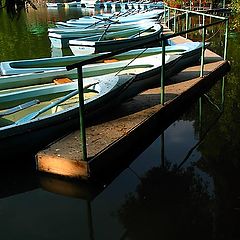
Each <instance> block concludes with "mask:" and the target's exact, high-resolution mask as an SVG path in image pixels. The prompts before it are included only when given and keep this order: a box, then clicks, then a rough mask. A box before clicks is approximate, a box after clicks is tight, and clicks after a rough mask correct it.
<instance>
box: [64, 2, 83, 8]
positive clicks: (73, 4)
mask: <svg viewBox="0 0 240 240" xmlns="http://www.w3.org/2000/svg"><path fill="white" fill-rule="evenodd" d="M79 4H80V2H77V1H72V2H65V3H64V6H65V7H66V8H70V7H77V6H79Z"/></svg>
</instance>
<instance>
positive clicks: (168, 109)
mask: <svg viewBox="0 0 240 240" xmlns="http://www.w3.org/2000/svg"><path fill="white" fill-rule="evenodd" d="M173 40H174V41H175V42H176V43H180V42H186V41H188V40H186V39H185V38H182V37H176V38H174V39H173ZM229 70H230V65H229V63H228V62H227V61H224V60H223V59H222V58H221V57H220V56H218V55H217V54H215V53H213V52H211V51H210V50H206V51H205V65H204V76H203V77H202V78H200V77H199V73H200V65H198V66H193V67H189V68H186V69H184V70H183V71H182V72H180V73H179V74H177V75H176V76H174V77H173V78H171V83H172V84H170V85H168V86H166V87H165V104H164V105H161V104H160V88H155V89H150V90H147V91H145V92H143V93H141V94H139V95H137V96H136V97H134V98H133V99H131V100H130V101H128V102H125V103H123V104H122V105H121V106H120V107H119V108H118V109H117V110H115V111H114V110H113V111H112V113H111V114H109V115H108V116H106V119H105V120H104V121H103V122H102V123H98V124H96V125H93V126H89V127H87V129H86V136H87V152H88V161H87V162H85V161H82V159H81V155H82V154H81V148H80V143H79V136H80V133H79V131H75V132H72V133H71V134H69V135H68V136H66V137H64V138H62V139H61V140H59V141H57V142H55V143H53V144H52V145H50V146H48V147H47V148H46V149H44V150H42V151H40V152H39V153H38V154H37V155H36V164H37V169H38V170H39V171H41V172H45V173H51V174H57V175H61V176H66V177H70V178H84V179H88V178H90V177H94V176H95V175H101V174H105V173H106V172H107V171H112V170H113V169H116V168H118V167H120V166H121V165H122V164H126V163H125V154H127V153H129V152H131V151H132V150H133V148H135V147H137V146H138V145H139V144H140V143H141V138H147V137H148V135H150V134H151V133H153V132H156V129H162V130H164V129H165V128H166V127H167V126H168V125H169V124H170V123H171V121H173V120H175V119H176V118H177V116H178V115H179V114H180V113H181V112H183V110H184V109H185V108H186V107H187V106H188V105H189V103H190V102H192V101H193V100H194V99H197V98H198V97H199V96H201V94H202V93H204V92H205V91H206V90H208V89H209V88H210V87H211V86H212V85H213V84H214V83H215V82H216V81H217V80H219V79H220V78H221V77H222V76H224V75H225V74H226V73H227V72H228V71H229ZM116 156H117V157H116Z"/></svg>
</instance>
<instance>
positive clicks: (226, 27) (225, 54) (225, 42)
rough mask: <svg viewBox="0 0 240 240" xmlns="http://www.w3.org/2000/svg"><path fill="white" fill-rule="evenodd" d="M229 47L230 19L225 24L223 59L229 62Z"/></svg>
mask: <svg viewBox="0 0 240 240" xmlns="http://www.w3.org/2000/svg"><path fill="white" fill-rule="evenodd" d="M227 46H228V18H227V19H226V22H225V39H224V55H223V59H224V60H227Z"/></svg>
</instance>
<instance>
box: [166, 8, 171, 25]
mask: <svg viewBox="0 0 240 240" xmlns="http://www.w3.org/2000/svg"><path fill="white" fill-rule="evenodd" d="M167 17H168V23H167V26H168V28H169V22H170V8H168V15H167Z"/></svg>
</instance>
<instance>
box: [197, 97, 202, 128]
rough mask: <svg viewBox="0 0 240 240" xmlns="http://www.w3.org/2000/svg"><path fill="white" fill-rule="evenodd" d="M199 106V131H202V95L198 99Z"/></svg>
mask: <svg viewBox="0 0 240 240" xmlns="http://www.w3.org/2000/svg"><path fill="white" fill-rule="evenodd" d="M198 106H199V111H198V114H199V115H198V118H199V133H201V128H202V97H200V98H199V100H198Z"/></svg>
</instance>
